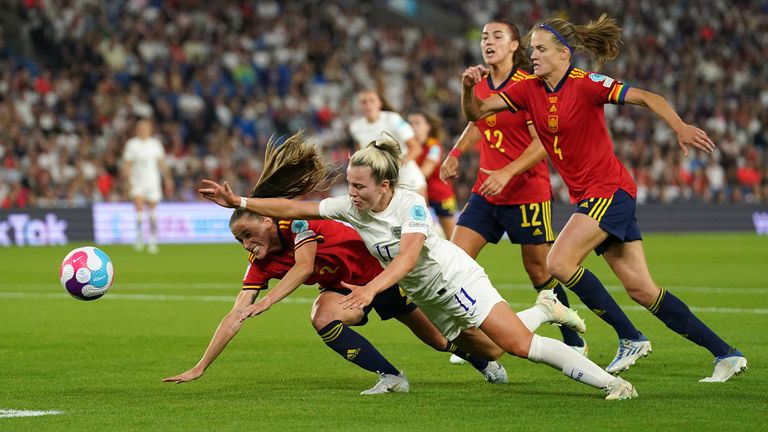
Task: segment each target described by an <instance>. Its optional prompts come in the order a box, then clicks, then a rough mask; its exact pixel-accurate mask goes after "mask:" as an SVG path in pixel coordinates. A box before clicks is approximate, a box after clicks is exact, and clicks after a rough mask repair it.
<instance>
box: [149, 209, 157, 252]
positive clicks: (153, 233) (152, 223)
mask: <svg viewBox="0 0 768 432" xmlns="http://www.w3.org/2000/svg"><path fill="white" fill-rule="evenodd" d="M149 242H150V243H153V244H157V212H156V211H155V209H150V210H149Z"/></svg>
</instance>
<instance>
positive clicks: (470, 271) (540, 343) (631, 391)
mask: <svg viewBox="0 0 768 432" xmlns="http://www.w3.org/2000/svg"><path fill="white" fill-rule="evenodd" d="M298 145H305V144H304V143H302V142H299V143H298ZM306 152H307V153H312V154H314V153H313V152H315V150H314V147H312V146H306ZM399 157H400V147H399V145H398V143H397V142H395V141H394V140H391V139H385V140H380V141H374V142H371V143H370V144H369V145H368V146H367V147H365V148H364V149H362V150H358V151H357V152H355V154H354V155H352V158H351V159H350V161H349V167H348V168H347V182H348V183H349V195H348V196H343V197H336V198H327V199H324V200H322V201H320V202H316V201H315V202H310V201H298V200H290V199H283V198H245V197H238V196H235V195H234V193H232V189H231V188H230V187H229V185H228V184H226V183H225V184H224V185H219V184H218V183H216V182H213V181H211V180H203V183H204V184H205V185H206V187H204V188H201V189H200V193H201V194H202V195H203V197H205V198H207V199H209V200H211V201H213V202H215V203H217V204H219V205H221V206H224V207H238V208H242V209H246V208H247V209H248V210H249V211H253V212H257V213H259V214H262V215H265V216H271V217H279V218H288V219H317V218H325V219H339V220H342V221H345V222H348V223H349V224H351V225H352V226H353V227H355V229H357V231H358V233H359V234H360V237H361V238H362V239H363V242H364V243H365V244H366V246H367V247H368V250H369V251H370V252H371V254H372V255H373V256H375V257H376V258H378V259H379V262H380V263H381V264H382V266H384V267H385V270H384V271H383V272H382V273H381V274H379V276H377V277H376V278H374V279H373V280H372V281H371V282H369V283H368V284H366V285H365V286H354V285H349V284H344V283H342V285H343V286H344V287H346V288H348V289H350V290H352V293H351V294H349V295H348V296H347V297H345V299H344V300H343V301H342V303H343V304H345V306H346V307H348V308H362V307H364V306H365V305H367V304H369V303H370V302H371V299H372V298H373V296H374V295H376V293H379V292H381V291H383V290H384V289H386V287H389V286H392V285H393V284H395V283H398V282H399V283H400V286H401V287H402V288H403V289H404V290H405V292H406V293H407V294H408V295H409V297H411V299H412V300H413V301H414V303H416V304H417V305H418V306H419V308H421V309H422V311H423V312H424V313H425V314H426V315H427V317H429V319H430V320H431V321H432V322H433V323H434V324H435V325H436V326H437V327H438V328H439V329H440V331H441V332H442V333H443V335H445V337H447V338H448V339H449V340H453V341H454V342H455V343H456V344H457V345H458V346H460V347H462V348H464V349H465V350H467V351H469V352H471V353H477V352H478V351H479V350H486V352H489V351H492V350H493V349H494V348H496V349H498V347H500V348H501V349H503V350H504V351H506V352H508V353H510V354H512V355H515V356H518V357H523V358H527V359H528V360H531V361H532V362H535V363H544V364H547V365H549V366H551V367H553V368H555V369H558V370H560V371H562V372H563V374H565V375H566V376H568V377H570V378H572V379H574V380H576V381H579V382H583V383H585V384H588V385H591V386H593V387H597V388H601V389H603V390H605V391H606V392H607V393H608V395H607V396H606V399H609V400H615V399H629V398H632V397H636V396H637V391H635V388H634V386H632V384H630V383H629V382H628V381H625V380H623V379H622V378H619V377H614V376H612V375H610V374H609V373H607V372H606V371H604V370H603V369H602V368H601V367H600V366H598V365H596V364H594V363H593V362H592V361H591V360H589V359H587V358H586V357H584V356H583V355H581V354H579V353H577V352H576V351H574V350H573V349H571V348H570V347H568V346H567V345H565V344H564V343H562V342H560V341H558V340H555V339H551V338H547V337H543V336H539V335H536V334H533V333H531V330H530V329H529V327H528V326H526V324H527V323H528V322H529V321H537V320H539V321H540V318H536V317H535V314H536V313H537V312H538V313H540V314H545V312H543V311H542V310H541V309H537V308H535V307H534V308H531V309H528V310H526V311H523V312H526V314H522V313H521V314H515V313H514V312H513V311H512V310H511V309H510V308H509V307H508V305H507V304H506V302H505V300H504V299H503V298H502V297H501V295H500V294H499V293H498V291H496V289H495V288H494V287H493V286H492V285H491V283H490V280H489V279H488V276H487V275H486V274H485V271H484V270H483V268H482V267H480V265H479V264H477V263H476V262H475V261H474V260H473V259H472V258H470V257H469V255H467V254H466V253H465V252H464V251H462V250H461V249H460V248H459V247H458V246H456V245H454V244H453V243H451V242H449V241H447V240H444V239H441V238H440V237H438V236H437V234H436V232H435V230H434V228H433V227H432V220H431V218H430V217H429V213H428V212H427V206H426V203H425V201H424V199H423V198H422V197H421V196H419V195H418V194H416V193H414V192H412V191H409V190H406V189H403V188H397V187H395V185H396V183H397V178H398V168H399V165H400V164H399ZM291 162H294V163H295V161H286V160H285V159H284V160H283V163H291ZM296 166H297V167H302V166H307V167H310V168H314V167H313V166H311V165H309V164H300V163H296ZM306 176H307V178H310V176H314V178H315V179H316V178H317V173H316V172H307V173H306ZM551 295H552V297H554V293H551ZM571 313H573V312H572V311H571ZM244 314H246V313H244ZM572 318H573V320H572V321H575V320H577V319H578V317H576V316H575V313H573V316H572ZM580 324H581V330H582V331H583V321H582V322H581V323H580ZM574 325H575V326H576V327H578V325H577V324H576V323H574ZM531 327H535V325H534V326H531ZM397 378H398V377H397V376H393V377H391V381H392V382H393V387H396V385H397Z"/></svg>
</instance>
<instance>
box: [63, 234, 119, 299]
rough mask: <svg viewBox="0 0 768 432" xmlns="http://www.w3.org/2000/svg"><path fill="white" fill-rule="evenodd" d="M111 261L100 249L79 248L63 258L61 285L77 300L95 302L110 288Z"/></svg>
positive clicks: (112, 275) (112, 274)
mask: <svg viewBox="0 0 768 432" xmlns="http://www.w3.org/2000/svg"><path fill="white" fill-rule="evenodd" d="M113 277H114V269H113V268H112V260H110V259H109V257H108V256H107V254H105V253H104V251H102V250H101V249H98V248H95V247H93V246H85V247H80V248H77V249H75V250H73V251H72V252H70V253H69V254H67V256H66V257H65V258H64V261H63V262H62V263H61V269H60V270H59V279H60V280H61V285H62V286H63V287H64V289H66V290H67V292H68V293H69V294H70V295H71V296H72V297H74V298H76V299H78V300H96V299H97V298H99V297H101V296H103V295H104V294H106V293H107V290H108V289H109V287H110V286H112V280H113Z"/></svg>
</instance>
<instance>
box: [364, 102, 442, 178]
mask: <svg viewBox="0 0 768 432" xmlns="http://www.w3.org/2000/svg"><path fill="white" fill-rule="evenodd" d="M382 132H387V133H389V134H390V135H392V136H393V137H394V138H395V139H396V140H397V142H398V143H399V144H400V150H401V151H402V152H403V154H405V153H407V152H408V145H407V144H406V141H408V140H409V139H411V138H413V137H414V136H415V133H414V132H413V128H412V127H411V125H410V124H409V123H408V122H407V121H405V119H403V117H401V116H400V114H398V113H396V112H392V111H382V112H381V114H380V115H379V119H378V120H376V121H375V122H373V123H371V122H369V121H368V120H367V119H366V118H365V117H359V118H357V119H356V120H354V121H353V122H352V123H351V124H350V125H349V133H350V134H352V138H353V139H354V140H355V142H356V143H357V145H358V147H360V148H363V147H365V146H366V145H368V144H369V143H370V142H371V141H376V140H377V139H379V138H381V133H382ZM398 183H399V185H400V186H402V187H404V188H406V189H410V190H419V188H422V187H425V186H426V185H427V182H426V180H425V179H424V175H423V174H422V173H421V170H420V169H419V166H418V165H417V164H416V162H415V161H408V162H407V163H406V164H404V165H403V166H401V167H400V177H399V179H398Z"/></svg>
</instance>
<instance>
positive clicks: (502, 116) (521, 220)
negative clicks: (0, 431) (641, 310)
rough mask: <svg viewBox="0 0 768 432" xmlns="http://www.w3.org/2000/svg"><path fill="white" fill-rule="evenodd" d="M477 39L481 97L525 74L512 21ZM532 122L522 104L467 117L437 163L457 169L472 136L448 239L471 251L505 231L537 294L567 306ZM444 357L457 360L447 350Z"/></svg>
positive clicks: (579, 343) (572, 336) (545, 173)
mask: <svg viewBox="0 0 768 432" xmlns="http://www.w3.org/2000/svg"><path fill="white" fill-rule="evenodd" d="M480 47H481V48H482V51H483V60H484V61H485V63H486V65H488V68H489V73H488V76H487V77H486V78H485V79H484V80H482V81H481V82H479V83H478V84H477V85H476V86H475V88H474V92H475V95H477V97H479V98H480V99H485V98H487V97H488V96H490V95H492V94H496V93H499V92H502V91H504V90H505V89H507V88H509V87H510V86H512V85H514V84H515V83H516V82H519V81H522V80H524V79H525V78H526V77H527V76H528V73H527V72H525V71H524V70H522V69H520V67H522V66H524V65H526V64H527V63H528V61H527V59H526V56H525V48H523V47H521V46H520V32H519V30H518V29H517V26H515V25H514V24H512V23H510V22H509V21H506V20H504V19H495V20H492V21H490V22H488V23H487V24H486V25H485V26H484V27H483V32H482V39H481V41H480ZM531 123H532V122H531V120H530V118H529V117H528V115H527V113H525V112H520V113H511V112H500V113H498V114H494V115H491V116H488V117H486V118H484V119H481V120H478V121H476V122H474V123H472V122H470V123H469V124H467V127H466V128H465V129H464V132H463V133H462V134H461V137H459V140H458V142H457V143H456V145H455V146H454V147H453V149H452V150H451V152H450V154H449V155H448V157H446V158H445V161H444V162H443V165H442V166H441V168H440V177H441V178H442V179H444V180H448V179H452V178H454V177H456V176H457V175H458V172H459V157H460V156H461V153H462V152H464V151H467V150H469V149H470V148H472V146H474V145H475V144H476V143H477V147H478V150H479V152H480V170H479V172H478V173H477V181H476V182H475V185H474V187H473V188H472V195H471V196H470V198H469V201H468V202H467V204H466V206H464V210H462V212H461V216H460V217H459V221H458V224H457V227H456V229H455V230H454V232H453V235H452V236H451V242H452V243H454V244H456V245H457V246H458V247H460V248H462V249H463V250H464V252H466V253H467V254H469V256H471V257H472V258H477V256H478V254H479V253H480V251H481V250H482V249H483V248H484V247H485V245H486V244H488V243H494V244H496V243H498V242H499V240H501V238H502V236H503V235H504V233H507V235H508V236H509V240H510V241H511V242H512V243H514V244H519V245H520V251H521V255H522V259H523V267H524V268H525V272H526V273H527V274H528V278H529V279H530V281H531V283H532V284H533V288H534V289H535V290H536V291H537V292H539V296H555V295H556V296H557V298H558V300H560V301H561V302H562V303H563V304H564V305H566V306H568V305H569V303H568V297H567V295H566V293H565V290H564V289H563V287H562V285H561V284H560V283H559V282H558V281H557V279H555V278H553V277H552V275H551V274H549V271H547V254H548V253H549V249H550V246H551V245H552V242H554V241H555V233H554V231H553V230H552V205H551V204H552V201H551V200H552V186H551V185H550V184H549V169H548V167H547V161H546V160H545V158H546V157H547V153H546V152H545V151H544V149H543V148H542V147H541V144H540V142H539V138H538V136H537V135H536V131H535V130H534V128H533V125H532V124H531ZM531 142H533V145H530V144H531ZM560 332H561V333H562V336H563V342H564V343H565V344H566V345H568V346H570V347H572V348H573V349H575V350H576V351H578V352H580V353H581V354H584V355H586V354H587V345H586V343H585V341H584V340H583V339H582V338H581V337H580V336H579V335H578V333H576V332H574V331H573V330H571V329H569V328H567V327H561V328H560ZM451 362H453V363H457V362H458V361H457V359H456V358H454V357H451Z"/></svg>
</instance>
